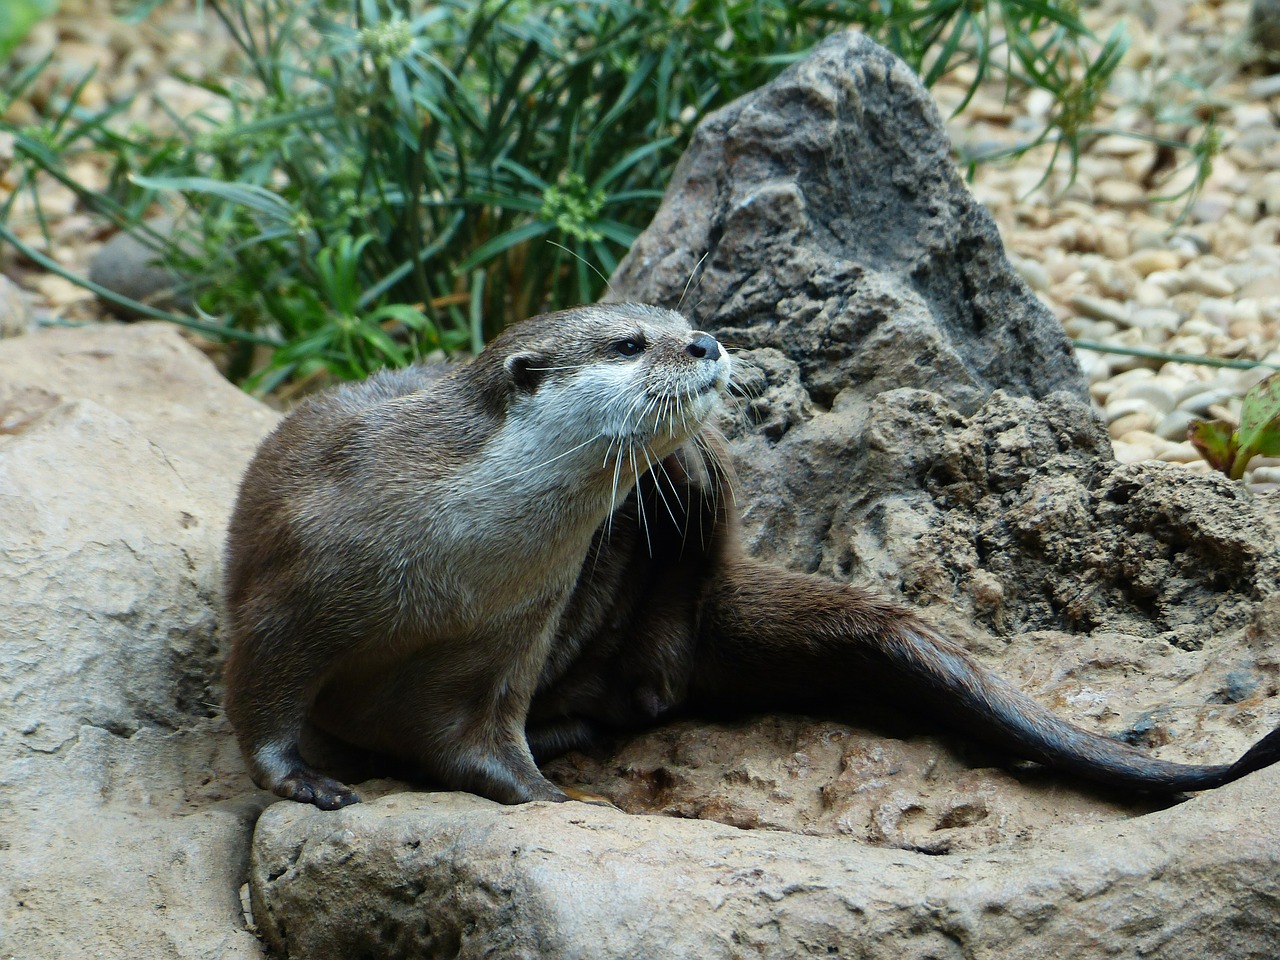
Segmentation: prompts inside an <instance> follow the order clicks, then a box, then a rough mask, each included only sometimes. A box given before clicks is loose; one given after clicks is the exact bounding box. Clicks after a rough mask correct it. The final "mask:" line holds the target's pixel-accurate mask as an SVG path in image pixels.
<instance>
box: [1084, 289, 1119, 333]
mask: <svg viewBox="0 0 1280 960" xmlns="http://www.w3.org/2000/svg"><path fill="white" fill-rule="evenodd" d="M1071 306H1072V307H1073V308H1074V309H1076V310H1077V311H1079V312H1080V313H1081V314H1083V315H1084V316H1086V317H1092V318H1093V319H1095V320H1109V321H1111V322H1112V323H1116V324H1124V325H1125V326H1128V316H1129V311H1128V310H1126V309H1125V305H1124V304H1123V303H1117V302H1116V301H1114V300H1104V299H1103V298H1102V297H1093V296H1090V295H1089V294H1087V293H1077V294H1076V295H1075V296H1074V297H1072V298H1071Z"/></svg>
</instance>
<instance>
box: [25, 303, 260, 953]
mask: <svg viewBox="0 0 1280 960" xmlns="http://www.w3.org/2000/svg"><path fill="white" fill-rule="evenodd" d="M273 422H274V415H273V414H271V412H270V411H268V410H266V409H265V408H264V407H262V406H261V405H260V404H257V403H255V402H253V401H252V400H250V399H249V398H247V397H246V396H245V395H244V394H242V393H241V392H240V391H238V390H236V389H235V388H234V387H232V386H231V385H229V384H227V383H226V382H225V381H224V380H223V379H222V378H221V377H220V376H219V375H218V374H217V372H216V371H215V370H214V369H213V367H212V365H211V364H209V363H208V361H207V360H205V358H203V357H202V356H200V355H199V353H198V352H197V351H195V350H194V349H192V348H191V347H189V346H187V345H186V344H185V343H183V342H182V340H181V338H180V337H179V336H178V335H177V334H176V333H175V332H173V331H172V330H170V329H165V328H162V327H156V326H152V325H144V326H141V327H138V328H137V329H136V330H132V331H124V330H122V329H120V328H116V327H101V328H90V329H80V330H48V331H42V332H38V333H32V334H28V335H27V336H24V337H18V338H15V339H13V340H7V341H5V342H4V343H3V344H0V531H3V533H2V534H0V583H3V584H4V590H3V598H2V599H0V605H2V607H3V615H0V648H2V649H3V651H4V656H3V660H2V661H0V795H3V797H4V803H3V804H2V805H0V838H2V839H0V850H2V852H0V863H3V864H4V869H3V871H0V891H2V893H0V896H2V897H3V900H2V901H0V903H2V906H0V944H3V946H0V952H2V953H3V955H4V956H6V957H7V956H11V955H12V956H18V957H23V958H28V957H31V958H37V957H39V958H44V957H49V958H53V957H73V956H97V957H103V958H117V957H118V958H121V960H134V958H137V957H149V958H153V957H154V958H160V957H175V958H204V957H235V958H243V960H249V958H254V957H259V956H261V949H260V947H259V945H258V943H257V941H256V940H255V939H254V938H253V937H252V936H250V935H249V934H248V933H247V932H246V931H245V930H244V928H243V926H242V924H241V922H240V901H239V896H238V888H239V886H240V884H241V882H242V880H243V876H244V871H245V861H246V858H247V856H248V846H249V831H250V830H251V827H252V823H253V820H254V818H255V816H256V814H257V812H258V810H259V809H260V808H261V802H260V799H259V798H258V797H256V796H255V795H254V794H253V791H251V790H248V789H246V787H247V786H248V784H247V783H246V782H245V781H244V778H243V768H242V766H241V764H240V760H239V757H238V756H237V754H236V751H235V748H234V745H233V743H232V742H231V740H230V739H229V737H228V736H227V731H226V725H225V721H223V720H221V719H220V717H219V716H218V715H219V713H220V709H219V701H220V699H221V698H220V694H219V693H218V692H217V691H216V690H215V689H214V686H215V683H216V678H217V676H218V663H219V660H220V657H221V654H220V651H219V649H218V643H217V638H218V632H217V626H216V621H215V598H216V595H217V589H218V587H217V583H218V575H219V574H218V555H219V551H220V544H221V539H222V531H223V529H224V527H225V524H226V517H227V514H228V512H229V509H230V502H231V497H232V494H233V492H234V487H235V483H236V480H237V478H238V475H239V471H240V470H241V469H242V467H243V464H244V463H245V461H246V460H247V459H248V456H249V455H250V453H251V452H252V450H253V447H254V445H255V444H256V442H257V440H258V439H259V437H260V436H261V434H262V432H263V431H264V430H266V429H267V428H268V427H269V426H270V424H271V423H273Z"/></svg>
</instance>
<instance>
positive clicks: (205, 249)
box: [0, 0, 1123, 389]
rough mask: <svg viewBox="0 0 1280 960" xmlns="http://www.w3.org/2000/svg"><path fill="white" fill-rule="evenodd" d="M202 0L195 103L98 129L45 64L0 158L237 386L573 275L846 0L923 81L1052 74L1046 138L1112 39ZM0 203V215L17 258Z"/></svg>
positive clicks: (1024, 24) (1063, 129) (389, 356)
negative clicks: (87, 213)
mask: <svg viewBox="0 0 1280 960" xmlns="http://www.w3.org/2000/svg"><path fill="white" fill-rule="evenodd" d="M204 7H205V9H206V11H207V15H209V16H211V17H216V18H217V19H218V20H220V21H221V23H222V24H223V25H224V26H225V28H226V29H227V30H228V31H229V33H230V35H231V37H232V38H233V40H234V42H235V43H236V44H237V45H238V46H239V48H240V51H241V53H242V55H243V62H244V64H245V74H244V75H243V76H239V77H234V78H231V79H228V80H227V81H226V82H225V83H210V84H206V87H207V88H208V89H209V90H210V91H211V92H212V93H214V94H215V95H216V96H217V100H218V103H217V105H216V107H214V108H211V109H208V110H206V111H205V112H204V113H203V114H202V115H200V116H195V117H175V118H174V123H175V128H176V129H175V132H173V133H171V134H164V135H160V134H156V133H153V132H149V131H139V130H127V131H121V130H119V129H116V128H115V126H114V125H113V123H112V118H113V115H114V114H115V113H117V112H120V111H122V110H123V109H124V107H125V106H126V105H124V104H117V105H113V106H112V107H110V108H108V109H107V110H106V111H104V112H102V113H99V114H95V115H92V116H90V115H86V114H85V113H84V112H83V111H82V110H81V109H80V108H78V107H77V106H76V98H77V93H78V91H77V90H75V89H73V90H70V91H69V92H68V93H67V95H66V97H65V100H64V103H65V109H63V110H61V111H55V112H54V113H53V114H52V115H51V116H49V117H48V119H47V122H46V123H45V124H43V125H42V126H40V127H33V128H27V129H21V130H14V131H12V132H13V133H14V135H15V141H16V150H15V155H16V157H17V164H18V166H19V168H20V170H19V176H18V178H17V179H18V181H19V188H20V189H22V188H27V189H29V191H30V192H31V195H32V197H33V201H34V204H35V207H36V209H37V211H38V210H39V199H38V193H37V191H36V187H37V185H38V183H39V182H40V177H42V176H53V177H55V178H57V179H59V180H60V181H62V182H63V183H65V184H67V185H68V186H70V187H72V189H75V190H77V191H78V192H79V193H80V196H81V200H82V202H83V203H84V204H85V205H86V206H87V207H88V208H89V209H91V210H94V211H96V212H98V213H101V214H104V215H106V216H107V217H109V218H110V219H111V220H112V221H113V222H114V223H115V224H116V226H118V227H120V228H121V229H125V230H128V231H130V232H132V233H134V234H135V235H136V236H138V237H139V239H142V240H143V241H144V242H147V243H148V244H150V245H151V246H152V247H153V248H154V249H156V251H157V253H158V255H159V256H160V257H161V258H163V259H164V260H165V261H166V262H168V263H169V264H170V265H171V266H173V267H174V269H175V271H176V272H177V275H178V276H180V277H181V278H183V281H182V282H183V284H184V287H185V291H184V292H185V293H187V294H188V295H189V297H190V301H191V303H192V304H193V308H192V310H191V313H192V314H193V316H181V315H172V314H170V315H168V316H170V318H171V319H176V320H178V321H179V322H183V323H186V324H187V325H188V326H192V327H195V328H197V329H200V330H202V331H203V332H205V333H209V334H213V335H216V336H219V337H221V338H223V339H226V340H228V341H229V342H231V343H232V344H233V345H234V347H233V351H232V362H231V365H230V366H231V369H230V373H231V375H232V376H233V378H235V379H238V380H243V379H245V378H246V377H251V384H252V385H253V386H256V387H257V388H259V389H270V388H272V387H274V386H276V385H278V384H280V383H282V382H284V381H286V380H288V379H291V378H298V377H306V376H308V375H311V374H313V373H324V374H328V375H336V376H340V377H358V376H362V375H364V374H366V373H367V372H369V371H370V370H371V369H374V368H376V367H378V366H382V365H386V364H392V365H400V364H404V363H407V362H409V361H411V360H413V359H414V358H416V357H418V356H421V355H422V354H424V353H427V352H430V351H434V350H439V349H442V350H445V351H453V350H458V349H478V347H479V346H480V344H481V343H482V342H483V340H484V339H485V338H487V337H488V336H491V335H492V334H493V333H495V332H496V331H497V330H498V329H500V328H501V327H502V326H503V325H505V324H506V323H507V322H510V321H511V320H513V319H516V318H519V317H522V316H527V315H529V314H531V313H535V312H538V311H539V310H544V309H550V308H556V307H560V306H565V305H568V304H572V303H579V302H584V301H589V300H592V299H594V298H595V297H596V296H597V295H598V293H599V290H600V286H601V284H602V279H601V275H602V274H604V273H608V272H610V271H612V269H613V268H614V266H615V265H616V263H617V261H618V259H619V258H620V256H621V255H622V254H623V253H624V252H625V251H626V249H627V248H628V247H629V245H630V244H631V242H632V240H633V239H634V238H635V236H636V235H637V234H638V232H639V231H640V229H642V228H643V227H644V226H645V224H647V222H648V221H649V219H650V217H651V216H652V213H653V211H654V209H655V207H656V205H657V202H658V200H659V199H660V196H661V190H662V188H663V186H664V185H665V183H666V181H667V179H668V177H669V175H670V173H671V170H672V168H673V166H674V163H675V161H676V160H677V159H678V157H679V155H680V152H681V150H682V149H683V147H684V145H685V144H686V143H687V141H688V138H689V136H690V134H691V132H692V129H693V126H694V124H695V123H696V122H697V121H698V120H699V119H700V118H701V117H702V116H703V115H704V114H705V113H706V112H707V111H709V110H710V109H713V108H714V107H716V106H719V105H721V104H723V103H726V102H728V101H729V100H731V99H733V98H734V97H736V96H738V95H740V94H741V93H744V92H746V91H748V90H750V89H753V88H755V87H757V86H759V85H761V84H763V83H765V82H766V81H768V80H769V79H771V78H772V77H773V76H774V75H775V74H776V73H777V72H778V71H779V70H780V69H782V68H783V67H784V66H785V65H786V64H788V63H790V62H792V61H793V60H795V59H797V58H798V57H800V56H802V55H803V53H804V51H805V50H806V49H807V48H808V47H810V46H811V45H812V44H813V43H815V42H816V41H817V40H819V39H821V38H822V37H823V36H825V35H827V34H829V33H831V32H833V31H835V30H839V29H843V28H846V27H847V26H849V25H852V24H856V25H860V26H861V27H862V28H863V29H865V30H866V31H867V32H868V33H869V34H871V35H872V36H873V37H875V38H876V39H878V40H880V41H881V42H883V43H885V44H886V45H887V46H889V47H890V48H891V49H893V50H894V51H895V52H896V53H898V54H899V55H901V56H903V57H904V59H906V60H907V62H908V63H910V64H911V65H912V66H913V67H914V68H915V69H917V70H918V71H920V72H921V74H922V76H923V78H924V79H925V81H926V83H932V82H934V81H936V80H937V79H939V78H940V77H942V76H944V75H946V74H947V73H948V72H949V71H951V70H953V69H954V68H955V67H956V66H958V65H960V64H966V63H968V64H973V65H974V66H975V67H976V69H975V70H974V71H973V72H972V77H973V79H972V85H973V86H972V88H971V90H970V93H972V90H973V89H976V87H977V85H978V83H980V82H981V81H982V80H984V79H985V78H986V77H987V76H988V75H989V74H991V73H997V74H998V73H1001V72H1003V73H1004V74H1005V76H1006V79H1007V80H1009V81H1010V82H1017V83H1025V84H1033V85H1040V86H1048V87H1049V88H1050V89H1053V90H1054V92H1055V94H1057V95H1058V96H1060V97H1063V98H1065V99H1064V100H1062V101H1061V102H1062V109H1061V110H1060V111H1058V112H1057V114H1055V116H1056V117H1057V118H1058V121H1060V122H1058V121H1052V122H1058V128H1057V131H1056V133H1053V134H1052V136H1051V137H1050V138H1051V139H1054V140H1055V141H1056V142H1059V143H1063V144H1065V145H1066V146H1067V148H1068V149H1069V151H1070V152H1071V153H1072V156H1073V157H1074V155H1075V152H1076V151H1077V149H1078V139H1079V137H1081V136H1082V135H1083V134H1084V132H1085V130H1086V126H1085V125H1086V120H1087V116H1086V115H1087V114H1088V113H1090V112H1091V111H1092V109H1093V107H1094V106H1096V103H1097V96H1098V92H1099V91H1100V90H1101V89H1102V87H1103V86H1105V82H1106V79H1107V77H1108V76H1109V74H1110V72H1111V71H1112V70H1114V68H1115V66H1116V65H1117V64H1118V62H1119V57H1120V54H1121V53H1122V52H1123V36H1122V34H1121V33H1119V32H1117V33H1115V34H1113V35H1112V36H1111V37H1109V38H1108V39H1107V40H1106V41H1105V42H1102V43H1101V44H1099V43H1098V42H1096V41H1094V40H1093V39H1092V37H1091V36H1090V35H1089V33H1088V31H1087V30H1085V28H1084V27H1083V26H1082V25H1081V24H1080V23H1079V21H1078V20H1077V19H1076V10H1075V6H1074V3H1072V2H1059V0H995V2H991V3H977V4H975V3H973V2H972V0H928V2H926V0H750V2H748V0H585V2H584V0H442V2H440V3H434V4H431V5H429V6H427V7H426V8H425V9H424V8H423V6H422V5H420V4H415V3H411V2H409V0H252V2H251V0H205V3H204ZM1001 51H1003V54H1001ZM38 69H39V68H38V67H37V68H33V69H31V70H28V71H26V72H24V73H22V74H19V75H18V76H16V77H14V78H12V82H11V83H10V84H9V90H8V91H7V93H8V95H9V96H21V95H22V92H23V90H24V89H25V88H26V87H27V86H29V85H30V84H31V83H32V82H33V80H34V78H35V76H36V74H37V73H38ZM1046 136H1050V132H1046V134H1044V135H1041V136H1040V137H1038V138H1037V141H1036V142H1041V141H1043V140H1044V139H1045V138H1046ZM86 149H91V150H97V151H105V152H106V153H107V154H108V155H109V157H110V158H111V161H112V163H113V174H114V175H113V178H112V186H111V188H110V189H109V190H108V191H106V192H102V193H99V192H93V191H90V190H88V189H86V188H84V187H82V186H80V185H78V184H76V183H75V182H74V180H73V179H72V178H71V177H70V176H69V175H68V174H67V172H66V171H67V166H66V163H67V159H68V158H69V157H72V156H74V155H75V154H76V153H77V152H80V151H84V150H86ZM178 195H180V196H181V199H182V203H181V204H180V205H178V204H173V206H180V207H181V209H183V210H184V213H183V215H182V216H181V217H180V218H179V224H180V227H179V230H178V231H177V232H176V233H175V234H174V235H172V236H170V235H162V234H158V233H156V232H154V231H152V230H150V229H149V228H148V227H147V225H146V224H145V223H144V216H145V214H147V213H148V212H149V211H153V210H154V209H155V204H156V203H157V202H158V201H159V202H171V201H172V200H173V199H174V198H176V197H177V196H178ZM11 202H12V201H10V203H11ZM8 211H9V205H8V204H6V205H4V206H3V207H0V239H7V240H9V241H10V242H13V243H15V244H18V245H19V246H20V247H21V248H22V249H23V252H24V253H27V254H28V255H29V256H33V257H35V258H39V256H40V254H39V251H37V250H33V249H32V248H29V247H26V246H25V245H21V244H20V241H18V240H17V238H16V236H15V235H14V234H13V233H12V231H11V230H9V229H8V228H7V227H5V226H3V222H4V220H5V218H6V215H7V213H8ZM52 266H53V267H54V268H56V265H52ZM152 313H153V314H155V313H157V311H154V310H153V311H152ZM264 347H265V348H266V349H265V350H263V348H264Z"/></svg>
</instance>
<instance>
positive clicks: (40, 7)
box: [0, 0, 58, 61]
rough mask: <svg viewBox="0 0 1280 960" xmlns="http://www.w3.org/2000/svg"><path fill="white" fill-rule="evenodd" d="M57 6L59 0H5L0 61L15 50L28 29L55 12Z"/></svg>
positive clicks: (0, 19)
mask: <svg viewBox="0 0 1280 960" xmlns="http://www.w3.org/2000/svg"><path fill="white" fill-rule="evenodd" d="M57 6H58V0H5V4H4V16H3V18H0V61H2V60H4V59H5V58H6V57H8V56H9V54H10V53H12V52H13V48H14V47H16V46H17V45H18V42H19V41H20V40H22V38H23V37H25V36H26V35H27V31H28V30H30V29H31V28H32V27H33V26H34V25H35V24H36V23H37V22H38V21H39V20H41V19H42V18H44V17H47V16H49V14H51V13H53V11H54V10H55V9H56V8H57Z"/></svg>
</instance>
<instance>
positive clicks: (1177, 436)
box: [1156, 410, 1200, 442]
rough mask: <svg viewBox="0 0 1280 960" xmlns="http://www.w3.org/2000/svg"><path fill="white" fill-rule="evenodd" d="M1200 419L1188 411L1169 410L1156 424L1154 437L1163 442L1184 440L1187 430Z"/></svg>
mask: <svg viewBox="0 0 1280 960" xmlns="http://www.w3.org/2000/svg"><path fill="white" fill-rule="evenodd" d="M1199 419H1200V418H1199V417H1197V416H1196V415H1195V414H1194V413H1192V412H1191V411H1189V410H1170V411H1169V412H1168V413H1167V414H1165V415H1164V418H1163V419H1162V420H1161V421H1160V422H1159V423H1158V424H1156V436H1157V437H1160V438H1161V439H1163V440H1171V441H1175V442H1176V441H1178V440H1185V439H1186V436H1187V428H1188V427H1189V426H1191V424H1192V423H1194V422H1195V421H1196V420H1199Z"/></svg>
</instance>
